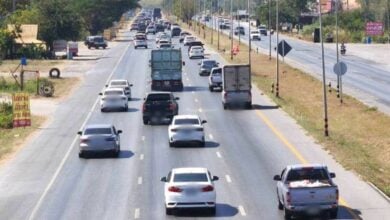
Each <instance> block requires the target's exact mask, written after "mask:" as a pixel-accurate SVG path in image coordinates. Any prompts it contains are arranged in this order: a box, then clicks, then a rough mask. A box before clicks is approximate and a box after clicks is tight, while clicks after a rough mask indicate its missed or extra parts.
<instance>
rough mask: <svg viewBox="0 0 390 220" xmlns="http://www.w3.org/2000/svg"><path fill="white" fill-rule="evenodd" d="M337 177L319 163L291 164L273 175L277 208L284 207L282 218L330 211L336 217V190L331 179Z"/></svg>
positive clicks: (331, 216)
mask: <svg viewBox="0 0 390 220" xmlns="http://www.w3.org/2000/svg"><path fill="white" fill-rule="evenodd" d="M334 177H336V175H335V174H334V173H329V172H328V168H327V167H326V166H325V165H321V164H309V165H302V164H299V165H290V166H287V167H286V168H285V169H283V171H282V173H281V175H275V176H274V180H275V181H277V190H276V191H277V198H278V202H279V207H278V208H279V209H280V210H282V209H283V208H284V215H285V219H290V218H291V217H292V216H293V215H298V214H306V215H319V214H327V213H329V214H330V218H332V219H334V218H336V217H337V212H338V198H339V190H338V187H337V185H336V184H335V183H334V182H333V181H332V178H334Z"/></svg>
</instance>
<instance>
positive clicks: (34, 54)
mask: <svg viewBox="0 0 390 220" xmlns="http://www.w3.org/2000/svg"><path fill="white" fill-rule="evenodd" d="M16 56H17V57H23V56H24V57H26V58H28V59H43V58H45V57H46V49H45V48H44V47H43V46H40V45H35V44H31V45H27V46H24V47H21V48H19V49H18V51H17V52H16Z"/></svg>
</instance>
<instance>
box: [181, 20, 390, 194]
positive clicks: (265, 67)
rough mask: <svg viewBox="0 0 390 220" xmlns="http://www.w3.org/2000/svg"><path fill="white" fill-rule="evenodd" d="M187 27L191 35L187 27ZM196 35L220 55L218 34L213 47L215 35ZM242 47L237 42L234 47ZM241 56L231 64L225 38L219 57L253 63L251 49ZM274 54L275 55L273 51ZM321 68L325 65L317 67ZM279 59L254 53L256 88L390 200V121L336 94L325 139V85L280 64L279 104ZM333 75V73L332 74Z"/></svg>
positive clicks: (330, 100)
mask: <svg viewBox="0 0 390 220" xmlns="http://www.w3.org/2000/svg"><path fill="white" fill-rule="evenodd" d="M182 27H184V28H186V29H189V26H188V25H187V24H182ZM205 30H206V39H203V30H201V32H200V35H199V34H198V29H196V31H195V32H194V31H193V29H191V31H192V32H193V33H194V34H195V35H196V36H197V37H199V38H200V39H203V41H204V42H205V43H207V44H208V45H209V46H211V47H212V48H213V49H215V50H217V35H218V33H217V32H216V31H214V35H213V43H212V44H211V29H209V28H206V29H205ZM237 44H238V41H237V40H234V45H237ZM239 48H240V52H239V53H238V54H237V55H236V56H234V59H233V60H231V59H230V40H229V38H228V36H226V35H223V34H221V35H220V50H219V53H220V54H221V55H222V56H223V57H224V58H225V60H226V61H228V62H230V63H248V46H246V45H244V44H241V45H240V47H239ZM272 53H275V51H272ZM318 65H320V62H319V63H318ZM275 72H276V59H273V58H272V59H271V60H269V57H268V56H267V55H263V54H258V53H256V48H252V75H253V82H254V83H255V84H256V85H257V86H258V87H259V88H260V89H261V90H262V91H263V92H264V93H265V94H266V95H267V96H269V97H271V98H272V99H273V101H274V102H275V103H276V104H278V105H279V106H280V107H281V108H283V110H284V111H286V112H287V113H288V114H289V115H290V116H291V117H293V118H294V119H295V120H296V121H297V122H298V123H299V124H300V125H301V126H302V127H303V128H304V129H305V130H306V131H307V133H308V134H309V135H311V136H313V137H314V138H315V139H316V140H317V141H318V142H319V143H320V144H321V145H323V146H324V147H325V149H326V150H328V151H329V152H330V154H331V155H332V156H333V157H334V158H335V159H336V160H337V161H338V162H339V163H341V164H342V165H343V166H344V167H345V168H346V169H349V170H353V171H354V172H356V173H358V174H359V175H360V176H361V177H362V178H363V179H365V180H366V181H369V182H372V183H373V184H374V185H376V186H377V187H378V188H379V189H381V190H382V191H383V192H384V193H385V194H386V195H390V117H389V116H387V115H385V114H383V113H381V112H379V111H377V108H376V107H368V106H366V105H364V104H362V103H361V102H359V101H358V100H356V99H354V98H353V97H350V96H347V95H344V96H343V101H344V103H343V104H340V101H339V99H338V98H337V97H336V91H335V90H334V89H331V90H330V92H329V88H327V91H328V111H329V113H328V114H329V132H330V135H329V137H325V136H324V125H323V124H324V123H323V95H322V83H321V82H320V81H319V80H317V79H315V78H314V77H312V76H310V75H309V74H307V73H304V72H302V71H300V70H298V69H296V68H293V67H290V66H288V65H286V64H284V63H282V62H281V61H280V87H279V92H280V98H276V97H275V94H273V93H272V92H271V86H272V84H273V83H274V82H275ZM328 74H329V73H328Z"/></svg>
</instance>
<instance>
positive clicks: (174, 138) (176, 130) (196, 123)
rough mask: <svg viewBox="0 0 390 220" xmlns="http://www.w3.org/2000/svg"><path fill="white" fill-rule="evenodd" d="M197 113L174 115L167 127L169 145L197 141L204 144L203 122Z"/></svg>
mask: <svg viewBox="0 0 390 220" xmlns="http://www.w3.org/2000/svg"><path fill="white" fill-rule="evenodd" d="M205 123H207V121H205V120H203V121H202V120H200V118H199V116H197V115H176V116H174V117H173V119H172V122H171V124H170V125H169V127H168V136H169V146H170V147H174V146H175V145H176V144H183V143H198V144H200V145H201V146H202V147H204V146H205V135H204V127H203V124H205Z"/></svg>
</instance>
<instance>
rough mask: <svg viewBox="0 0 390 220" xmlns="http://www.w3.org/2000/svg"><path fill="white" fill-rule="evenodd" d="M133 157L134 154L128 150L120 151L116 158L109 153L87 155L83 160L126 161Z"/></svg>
mask: <svg viewBox="0 0 390 220" xmlns="http://www.w3.org/2000/svg"><path fill="white" fill-rule="evenodd" d="M132 156H134V153H133V152H132V151H130V150H121V151H120V153H119V156H118V157H113V155H112V154H110V153H103V152H102V153H100V152H99V153H97V152H95V153H87V154H86V155H85V158H88V159H127V158H130V157H132Z"/></svg>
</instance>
